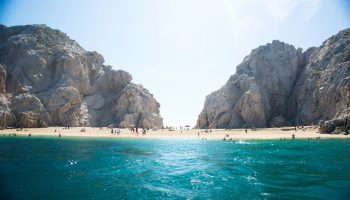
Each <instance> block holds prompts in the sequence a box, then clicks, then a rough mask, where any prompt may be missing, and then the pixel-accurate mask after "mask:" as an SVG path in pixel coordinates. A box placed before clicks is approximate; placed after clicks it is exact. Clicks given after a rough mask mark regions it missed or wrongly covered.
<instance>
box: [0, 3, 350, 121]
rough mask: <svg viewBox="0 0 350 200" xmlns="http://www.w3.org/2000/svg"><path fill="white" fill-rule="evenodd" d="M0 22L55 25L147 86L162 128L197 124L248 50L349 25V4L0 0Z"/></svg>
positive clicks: (310, 42) (304, 40)
mask: <svg viewBox="0 0 350 200" xmlns="http://www.w3.org/2000/svg"><path fill="white" fill-rule="evenodd" d="M0 23H1V24H5V25H6V26H12V25H24V24H46V25H48V26H50V27H52V28H57V29H60V30H61V31H63V32H65V33H67V34H68V35H69V36H70V37H71V38H72V39H74V40H76V41H77V42H78V43H79V44H80V45H81V46H82V47H83V48H85V49H86V50H91V51H92V50H95V51H98V52H99V53H101V54H102V55H103V56H104V58H105V60H106V64H110V65H112V66H114V69H123V70H126V71H128V72H130V73H131V74H132V75H133V78H134V82H135V83H139V84H142V85H144V86H145V87H146V88H147V89H149V90H150V91H151V93H153V94H154V95H155V97H156V99H157V100H158V101H159V102H160V104H161V115H162V116H163V118H164V122H165V125H184V124H190V125H195V123H196V120H197V116H198V114H199V113H200V111H201V109H202V107H203V105H204V100H205V96H206V95H208V94H209V93H210V92H213V91H214V90H217V89H219V88H220V87H221V86H222V85H223V84H224V83H225V82H226V81H227V79H228V78H229V76H230V75H231V74H234V73H235V68H236V66H237V65H238V64H239V63H240V62H241V61H242V60H243V58H244V56H246V55H248V54H249V52H250V51H251V49H253V48H256V47H258V46H259V45H263V44H266V43H268V42H271V41H272V40H274V39H278V40H281V41H284V42H287V43H290V44H293V45H294V46H296V47H302V48H303V49H306V48H308V47H311V46H319V45H321V43H322V42H323V41H324V40H325V39H326V38H328V37H329V36H331V35H333V34H336V33H337V32H338V31H340V30H342V29H344V28H348V27H350V2H349V1H346V0H342V1H341V0H252V1H249V0H111V1H103V0H100V1H91V0H90V1H89V0H85V1H83V0H81V1H78V0H75V1H72V0H50V1H45V0H17V1H16V0H14V1H6V0H0Z"/></svg>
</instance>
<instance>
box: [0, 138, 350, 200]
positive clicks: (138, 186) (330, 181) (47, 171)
mask: <svg viewBox="0 0 350 200" xmlns="http://www.w3.org/2000/svg"><path fill="white" fill-rule="evenodd" d="M0 199H350V140H348V139H343V140H312V141H308V140H296V141H279V140H271V141H246V142H239V143H229V142H224V141H201V140H135V139H134V140H130V139H129V140H127V139H115V140H107V139H97V140H96V139H72V138H35V137H31V138H28V137H26V138H24V137H1V138H0Z"/></svg>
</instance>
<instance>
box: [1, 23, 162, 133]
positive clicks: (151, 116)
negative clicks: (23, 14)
mask: <svg viewBox="0 0 350 200" xmlns="http://www.w3.org/2000/svg"><path fill="white" fill-rule="evenodd" d="M103 63H104V58H103V56H102V55H100V54H98V53H97V52H94V51H86V50H85V49H83V48H82V47H81V46H80V45H79V44H78V43H77V42H75V41H74V40H72V39H70V38H69V37H68V36H67V35H66V34H65V33H63V32H61V31H59V30H55V29H51V28H50V27H47V26H46V25H26V26H13V27H6V26H3V25H1V26H0V95H1V98H0V101H1V102H0V116H4V117H2V118H1V120H0V124H1V126H2V127H3V126H14V125H19V126H26V127H43V126H53V125H55V126H57V125H58V126H61V125H67V124H69V125H71V126H83V125H90V126H107V125H110V124H114V125H120V123H121V122H122V121H125V120H126V119H125V118H124V117H125V116H126V115H142V116H143V118H142V120H143V121H147V122H148V123H147V128H153V127H158V128H160V127H161V126H162V125H163V124H162V123H163V122H162V118H161V117H160V115H159V107H160V105H159V103H158V102H157V101H156V99H155V98H154V97H153V95H152V94H151V93H150V92H149V91H148V90H146V89H144V88H143V87H142V86H140V87H136V88H131V86H133V85H134V84H133V83H132V82H131V81H132V76H131V74H130V73H128V72H125V71H123V70H117V71H116V70H113V69H112V67H111V66H108V65H104V64H103ZM129 90H132V91H135V92H130V91H129ZM126 93H127V94H128V98H134V99H138V100H139V101H140V102H142V104H139V103H137V102H134V101H127V102H124V101H125V100H124V97H123V96H125V95H124V94H126ZM28 102H31V103H28ZM120 102H124V103H123V104H121V103H120ZM136 103H137V105H136ZM134 104H135V105H134ZM121 105H123V106H126V107H135V106H136V107H137V108H138V109H137V110H130V109H129V110H128V109H126V108H124V107H123V106H121ZM121 113H122V114H121ZM5 118H6V119H5ZM134 120H135V121H130V119H129V118H128V122H129V123H133V124H140V125H141V124H142V123H138V121H137V120H141V119H139V118H137V119H136V118H135V119H134ZM142 125H143V124H142ZM145 126H146V125H145Z"/></svg>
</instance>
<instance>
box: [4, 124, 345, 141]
mask: <svg viewBox="0 0 350 200" xmlns="http://www.w3.org/2000/svg"><path fill="white" fill-rule="evenodd" d="M82 129H83V128H82V127H70V128H69V129H64V127H50V128H24V129H22V130H19V129H5V130H0V136H9V135H10V136H14V135H16V136H17V135H18V136H31V137H37V136H52V137H59V135H60V136H61V137H95V138H150V139H152V138H155V139H208V140H222V139H223V138H225V139H228V140H229V139H233V140H250V139H259V140H260V139H292V135H293V134H294V135H295V139H308V138H310V139H316V138H319V137H320V138H350V135H343V134H319V133H318V129H317V127H312V126H309V127H305V128H304V129H297V130H296V131H295V130H294V129H293V128H292V127H290V128H287V127H284V128H264V129H257V130H255V131H253V130H250V129H248V130H247V133H246V132H245V130H244V129H234V130H223V129H213V130H211V132H210V131H209V130H203V129H202V130H199V129H192V130H187V131H186V130H182V131H181V130H175V131H169V130H166V129H164V130H157V131H153V130H149V131H148V132H147V133H146V134H142V133H141V132H142V130H139V134H136V133H135V132H131V131H130V130H129V129H121V131H120V134H111V129H109V128H107V127H103V128H101V129H100V128H95V127H85V132H81V130H82ZM198 133H199V134H198Z"/></svg>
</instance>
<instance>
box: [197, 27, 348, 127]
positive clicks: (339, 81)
mask: <svg viewBox="0 0 350 200" xmlns="http://www.w3.org/2000/svg"><path fill="white" fill-rule="evenodd" d="M349 114H350V29H346V30H343V31H341V32H339V33H338V34H337V35H335V36H332V37H331V38H329V39H327V40H326V41H325V42H324V43H323V44H322V45H321V46H320V47H318V48H314V47H313V48H309V49H307V50H306V51H304V52H302V49H300V48H299V49H296V48H295V47H293V46H292V45H289V44H286V43H283V42H280V41H273V42H272V43H269V44H266V45H264V46H260V47H258V48H256V49H254V50H252V52H251V53H250V55H248V56H247V57H245V58H244V60H243V62H242V63H241V64H239V65H238V66H237V70H236V74H234V75H232V76H231V77H230V78H229V80H228V81H227V83H226V84H225V85H224V86H223V87H222V88H221V89H219V90H217V91H215V92H213V93H211V94H209V95H208V96H207V97H206V100H205V104H204V108H203V110H202V112H201V113H200V115H199V117H198V121H197V125H196V126H197V127H198V128H240V127H242V126H243V125H247V126H252V127H270V126H284V125H297V124H312V123H314V124H317V123H318V122H319V121H320V120H328V119H334V118H344V117H346V116H348V115H349Z"/></svg>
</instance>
